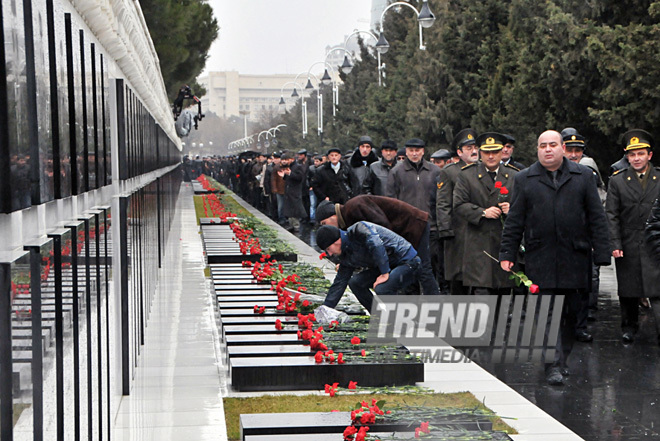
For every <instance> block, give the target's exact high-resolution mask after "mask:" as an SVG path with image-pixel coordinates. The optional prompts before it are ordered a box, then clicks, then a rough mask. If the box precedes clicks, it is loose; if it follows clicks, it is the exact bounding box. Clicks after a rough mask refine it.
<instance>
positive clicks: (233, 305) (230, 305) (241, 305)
mask: <svg viewBox="0 0 660 441" xmlns="http://www.w3.org/2000/svg"><path fill="white" fill-rule="evenodd" d="M259 306H265V307H266V308H268V307H272V308H274V307H276V306H277V300H275V301H267V302H261V303H260V304H259ZM218 308H220V310H221V311H222V310H223V309H245V308H250V309H251V310H253V309H254V302H245V301H243V302H224V301H223V302H218ZM252 312H253V313H254V310H253V311H252Z"/></svg>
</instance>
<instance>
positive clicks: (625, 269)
mask: <svg viewBox="0 0 660 441" xmlns="http://www.w3.org/2000/svg"><path fill="white" fill-rule="evenodd" d="M624 140H625V144H626V145H625V149H624V150H625V154H626V158H627V159H628V162H629V163H630V167H628V168H625V169H622V170H619V171H618V172H615V173H614V175H612V177H611V178H610V183H609V190H608V192H607V200H606V203H605V210H606V212H607V219H608V223H609V228H610V236H611V241H612V250H613V251H612V256H614V258H615V264H616V277H617V281H618V288H617V289H618V294H619V303H620V305H621V328H622V332H623V335H622V338H623V342H624V343H632V342H633V341H634V339H635V334H636V333H637V329H638V326H639V322H638V315H639V309H638V303H639V298H640V297H648V298H649V300H650V302H651V310H652V311H653V315H654V316H655V325H656V329H657V330H658V335H659V336H660V268H658V265H657V264H656V263H655V262H654V260H653V256H652V250H651V247H650V246H649V244H648V243H647V241H646V240H645V239H644V227H645V223H646V219H647V218H648V217H649V215H650V214H651V208H652V207H653V201H654V200H655V199H656V198H657V197H658V191H660V169H658V168H656V167H653V165H652V164H651V162H650V161H651V158H652V157H653V152H652V151H651V148H652V145H653V141H652V139H651V135H650V134H649V133H648V132H645V131H644V130H639V129H635V130H630V131H628V132H626V134H625V135H624ZM658 343H659V344H660V337H659V339H658Z"/></svg>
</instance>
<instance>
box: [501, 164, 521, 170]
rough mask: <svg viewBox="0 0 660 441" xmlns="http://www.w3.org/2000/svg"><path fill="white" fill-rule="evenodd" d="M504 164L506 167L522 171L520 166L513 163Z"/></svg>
mask: <svg viewBox="0 0 660 441" xmlns="http://www.w3.org/2000/svg"><path fill="white" fill-rule="evenodd" d="M504 166H505V167H509V168H512V169H514V170H515V171H520V169H519V168H518V167H516V166H513V165H511V164H504Z"/></svg>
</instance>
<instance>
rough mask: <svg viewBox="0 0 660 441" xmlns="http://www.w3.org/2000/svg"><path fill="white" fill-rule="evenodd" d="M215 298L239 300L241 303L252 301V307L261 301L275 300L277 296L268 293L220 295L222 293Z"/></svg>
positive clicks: (219, 299)
mask: <svg viewBox="0 0 660 441" xmlns="http://www.w3.org/2000/svg"><path fill="white" fill-rule="evenodd" d="M216 298H217V300H218V302H241V303H244V302H253V303H252V306H253V307H254V305H256V304H259V305H260V304H261V303H265V302H273V301H275V302H277V296H274V295H270V296H269V295H255V296H251V295H244V296H222V295H218V296H216Z"/></svg>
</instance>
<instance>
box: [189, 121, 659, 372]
mask: <svg viewBox="0 0 660 441" xmlns="http://www.w3.org/2000/svg"><path fill="white" fill-rule="evenodd" d="M624 140H625V142H624V145H623V146H622V151H623V157H622V159H621V160H620V161H617V162H616V163H615V164H612V167H611V169H610V171H609V176H610V177H609V179H608V180H607V181H608V185H607V186H606V185H605V180H604V179H603V175H602V174H601V172H600V170H599V169H598V166H597V165H596V162H595V161H594V160H593V159H592V158H590V157H589V156H588V155H586V154H585V150H586V148H587V140H586V139H585V138H584V137H583V136H582V135H580V133H579V132H578V131H577V130H575V129H574V128H566V129H564V130H562V131H561V132H557V131H554V130H548V131H545V132H543V133H542V134H540V135H539V137H538V144H537V161H536V162H534V163H533V164H531V165H529V166H528V167H527V166H525V165H524V164H521V163H520V162H518V161H516V160H515V158H514V152H515V138H514V137H513V136H511V135H509V134H503V133H497V132H486V133H482V134H477V133H476V131H475V130H473V129H471V128H466V129H464V130H461V131H460V132H459V133H458V134H457V135H456V136H455V137H454V139H453V141H452V143H451V146H449V149H440V150H438V151H436V152H434V153H433V154H431V155H430V161H429V160H426V159H425V158H424V155H425V147H426V146H425V143H424V141H423V140H421V139H418V138H413V139H409V140H407V141H406V142H405V144H404V147H403V148H401V149H397V145H396V143H395V142H393V141H391V140H385V141H383V142H382V144H381V145H380V149H378V150H379V151H378V152H377V149H376V146H375V145H374V142H373V141H372V139H371V138H370V137H369V136H362V137H360V138H359V139H358V141H357V146H356V148H354V149H351V151H349V152H346V153H344V152H342V151H341V150H340V149H339V148H336V147H333V148H330V149H328V150H327V151H326V152H323V153H322V154H318V155H316V154H309V153H308V152H307V151H305V150H299V151H297V152H295V153H294V152H290V151H283V152H282V153H273V154H272V155H264V154H261V153H253V154H243V155H239V156H238V157H228V158H204V159H199V158H196V159H195V160H190V159H186V160H185V164H184V173H186V174H187V175H188V176H187V177H188V178H195V177H196V176H197V175H199V174H201V173H204V174H208V175H211V176H213V177H214V178H216V179H217V180H218V181H220V182H222V183H223V184H225V185H226V186H228V187H229V188H231V189H233V190H234V191H236V192H238V193H239V194H240V195H241V196H242V197H243V198H244V199H246V200H247V201H248V202H250V203H251V204H252V205H253V206H255V207H256V208H258V209H260V210H262V211H264V212H265V213H267V214H268V215H269V216H270V217H271V218H272V219H274V220H275V221H277V222H279V223H280V224H281V225H283V226H285V227H286V228H288V229H289V230H291V231H296V230H298V229H299V228H300V224H301V223H302V222H309V223H312V224H315V223H318V224H320V227H319V228H318V230H317V232H316V243H317V245H318V246H319V248H321V249H322V250H324V251H325V252H326V253H327V254H328V256H330V257H331V258H334V259H336V262H338V263H339V267H338V274H337V277H336V278H335V281H334V282H333V285H332V287H331V288H330V289H329V292H328V295H327V297H326V300H325V304H326V305H327V306H330V307H334V306H336V305H337V302H338V301H339V299H340V298H341V296H342V295H343V293H344V290H345V288H346V287H347V286H350V287H351V290H352V292H353V293H355V294H356V297H357V298H358V300H359V301H360V302H361V303H362V305H363V306H365V307H366V308H367V309H370V308H371V304H372V299H373V294H372V293H371V289H373V291H374V292H376V293H377V294H397V293H401V292H407V293H411V292H413V293H415V292H418V293H420V294H423V295H438V294H453V295H459V294H462V295H470V294H477V295H509V294H511V293H512V292H513V293H514V294H515V293H519V294H526V293H527V290H526V288H523V289H521V288H519V287H516V286H515V284H514V279H512V278H511V277H510V275H511V271H514V272H519V271H522V272H524V274H525V275H526V276H527V277H528V278H529V279H530V280H532V281H533V282H534V284H535V285H537V286H538V287H539V292H538V293H539V295H548V296H551V299H552V301H554V300H555V299H556V298H558V297H557V296H560V297H561V298H562V299H563V309H562V317H561V329H560V336H559V339H558V340H559V341H558V344H557V350H556V351H555V357H554V359H553V360H547V359H546V379H547V381H548V383H549V384H552V385H559V384H562V383H563V382H564V377H565V376H566V375H568V373H569V372H568V366H567V363H566V360H567V358H568V355H569V354H570V352H571V348H572V346H573V344H574V342H575V341H581V342H590V341H592V340H593V336H592V335H591V334H589V332H588V328H587V323H588V322H589V321H591V320H596V315H595V311H596V310H597V307H598V302H597V300H598V291H599V277H600V271H599V268H600V266H604V265H610V263H611V261H612V258H614V262H615V265H616V275H617V281H618V295H619V300H620V305H621V327H622V334H621V338H622V341H623V343H624V344H631V343H633V342H634V340H635V336H636V333H637V331H638V328H639V309H640V308H646V309H649V310H650V311H652V314H653V316H654V321H655V324H656V330H657V332H658V343H659V344H660V268H659V267H658V265H657V264H658V262H659V261H660V205H659V204H660V202H659V201H658V196H659V192H660V169H657V168H656V167H654V166H653V165H652V163H651V159H652V157H653V140H652V138H651V135H650V134H649V133H647V132H645V131H643V130H639V129H634V130H630V131H628V132H627V133H626V134H625V135H624ZM416 282H418V283H416ZM550 319H551V318H549V320H550Z"/></svg>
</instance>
